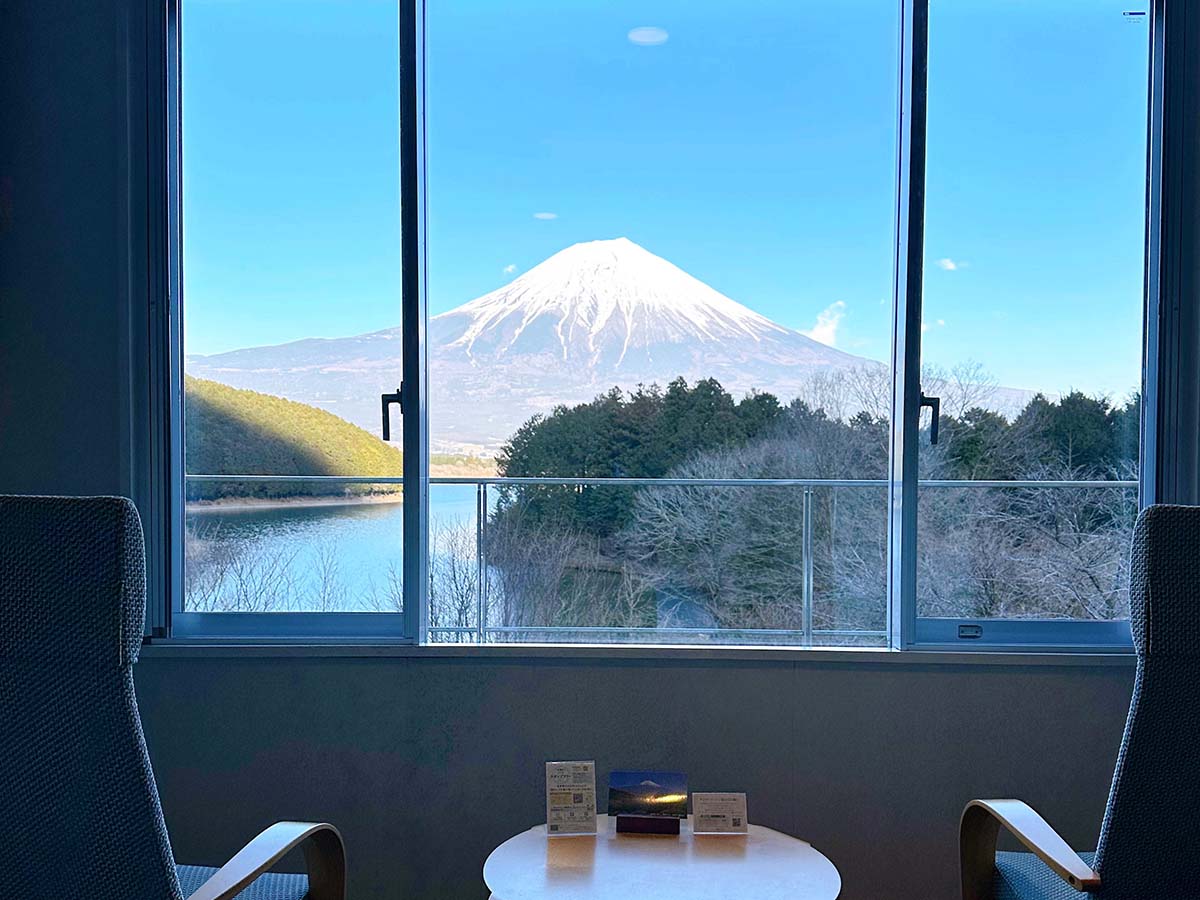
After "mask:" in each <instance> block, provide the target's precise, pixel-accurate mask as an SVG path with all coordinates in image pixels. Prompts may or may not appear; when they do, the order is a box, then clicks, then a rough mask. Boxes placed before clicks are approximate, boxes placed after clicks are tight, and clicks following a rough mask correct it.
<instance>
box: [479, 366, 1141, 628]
mask: <svg viewBox="0 0 1200 900" xmlns="http://www.w3.org/2000/svg"><path fill="white" fill-rule="evenodd" d="M839 378H840V380H831V381H829V383H827V384H825V385H824V390H823V391H821V392H815V393H814V394H813V395H812V396H810V397H808V398H806V399H804V400H799V399H797V400H793V401H792V402H790V403H788V404H787V405H786V406H785V405H783V404H781V403H780V402H779V401H778V400H777V399H776V398H775V397H773V396H771V395H770V394H758V395H752V396H750V397H748V398H746V399H745V400H742V401H741V402H737V401H735V400H734V399H733V397H732V396H731V395H730V394H729V392H728V391H726V390H725V389H723V388H722V386H721V385H720V384H718V383H717V382H715V381H712V380H707V381H701V382H700V383H698V384H697V385H696V386H695V387H690V388H689V387H688V385H687V384H686V383H684V382H683V381H682V380H678V381H676V382H673V383H672V384H671V385H670V386H669V387H668V388H667V389H666V390H665V391H660V390H658V389H656V388H648V389H641V390H638V391H635V392H633V393H631V394H624V393H622V392H619V391H613V392H610V393H608V394H605V395H603V396H601V397H598V398H597V399H596V400H594V401H593V402H591V403H586V404H581V405H578V406H574V407H560V408H558V409H556V410H555V411H554V412H553V413H552V414H551V415H549V416H547V417H545V418H542V417H537V418H535V419H533V420H531V421H530V422H528V423H527V424H526V425H525V426H524V427H522V428H521V429H520V430H519V431H518V432H517V434H516V435H514V437H513V439H512V440H511V441H510V442H509V444H508V445H507V446H506V447H505V448H504V451H503V452H502V453H501V454H500V456H499V458H498V463H499V468H500V472H501V474H503V475H507V476H563V477H571V476H577V475H587V476H593V477H611V476H626V477H648V478H661V477H667V478H675V479H696V480H699V481H701V482H704V481H711V480H725V479H816V480H817V481H814V482H811V483H809V484H807V485H788V486H770V485H763V486H759V485H753V486H744V485H712V484H704V483H696V482H695V481H692V482H691V483H688V484H677V485H673V486H661V487H659V486H624V485H622V486H609V485H595V486H587V487H583V486H577V485H567V486H541V485H538V486H531V485H519V486H515V485H510V486H506V487H504V488H502V489H501V490H500V502H499V504H498V506H497V509H496V511H495V512H494V513H493V515H492V518H491V521H490V523H489V527H488V534H489V546H488V551H487V552H488V559H489V561H490V563H491V564H492V565H494V566H496V568H497V572H498V575H499V580H500V590H499V591H497V592H496V595H497V599H498V600H499V601H500V605H501V607H502V609H503V616H504V617H505V624H509V625H518V626H536V625H546V626H550V625H557V626H579V625H590V626H600V627H612V626H618V627H619V626H629V625H640V626H645V625H660V626H661V625H663V624H686V625H708V624H711V625H715V626H719V627H722V628H797V627H799V626H798V623H799V622H800V621H801V619H802V595H801V591H800V585H801V583H802V577H801V573H802V572H803V571H804V570H805V567H806V566H809V567H810V571H811V572H812V579H813V581H812V584H813V611H814V619H815V622H816V624H817V627H820V628H826V629H846V630H849V631H863V630H865V631H872V630H874V631H877V632H878V631H880V630H881V629H882V628H883V627H884V622H885V614H886V585H887V559H888V551H887V515H888V498H887V490H886V478H887V474H888V442H889V425H888V420H887V406H886V403H884V402H882V400H880V402H870V401H869V399H868V398H869V397H876V398H885V397H886V396H887V394H888V391H887V390H884V388H886V387H887V385H879V384H873V383H872V382H871V381H870V380H869V379H868V380H863V379H858V380H857V381H852V380H849V379H846V378H844V377H841V376H839ZM941 381H942V384H941V385H940V386H939V387H938V388H937V392H938V393H939V394H941V395H942V397H943V407H942V409H943V415H942V420H941V426H942V427H941V440H940V441H939V443H938V445H937V446H930V444H929V435H928V433H927V431H926V432H924V433H923V434H922V435H921V439H920V443H921V453H920V477H921V478H922V479H923V480H929V481H931V482H937V483H938V484H939V485H940V486H937V487H933V486H930V487H922V488H921V490H920V497H919V504H918V530H919V538H920V539H919V543H918V603H919V608H920V611H921V614H922V615H931V616H945V615H949V616H962V615H966V616H980V617H992V616H998V617H1005V618H1012V617H1022V616H1034V617H1039V618H1047V617H1050V618H1059V617H1063V618H1085V619H1111V618H1119V617H1121V616H1123V615H1126V614H1127V608H1126V605H1125V604H1126V602H1127V601H1126V593H1125V587H1126V584H1127V568H1126V562H1125V559H1126V554H1127V549H1128V543H1129V534H1130V529H1131V527H1132V523H1133V516H1134V514H1135V513H1136V508H1137V504H1136V500H1137V490H1136V488H1135V487H1128V486H1124V485H1127V484H1128V482H1129V481H1130V480H1132V479H1136V477H1137V447H1138V440H1137V430H1138V420H1139V413H1140V409H1139V402H1138V400H1137V398H1136V397H1135V398H1133V399H1131V400H1129V401H1127V402H1125V403H1122V404H1113V403H1112V402H1111V401H1109V400H1108V399H1107V398H1104V397H1089V396H1086V395H1084V394H1082V393H1078V392H1073V393H1070V394H1067V395H1066V396H1063V397H1061V398H1056V399H1050V398H1046V397H1044V396H1042V395H1037V396H1035V397H1034V398H1033V399H1032V400H1030V401H1029V402H1028V403H1027V404H1026V406H1025V408H1024V409H1023V410H1021V411H1020V413H1019V414H1017V415H1015V416H1014V417H1012V418H1011V419H1009V418H1006V417H1004V416H1002V415H999V414H997V413H995V412H993V411H990V410H988V409H986V408H985V407H984V406H982V405H980V403H979V402H978V398H977V397H976V396H975V395H976V394H978V393H979V392H980V390H979V383H978V381H977V380H972V379H969V378H960V379H958V386H957V387H956V385H955V379H953V378H949V379H945V378H943V379H941ZM927 382H928V383H930V384H933V383H935V382H934V379H932V378H929V379H927ZM854 392H857V393H860V394H862V395H863V396H862V397H859V398H852V399H853V402H852V403H850V404H848V405H849V406H850V407H851V408H858V409H867V410H874V412H867V411H864V412H858V413H855V414H851V415H848V416H847V415H844V414H843V415H839V414H838V409H839V407H842V406H845V405H847V404H845V403H844V402H843V401H844V399H845V396H846V395H847V393H854ZM847 479H849V480H851V482H850V483H845V480H847ZM979 480H985V481H992V482H1000V483H1002V484H1001V486H998V487H994V488H969V487H968V488H959V487H954V486H947V485H957V484H963V483H969V482H971V481H979ZM1114 480H1115V481H1118V482H1119V483H1123V484H1118V485H1114V486H1112V487H1107V486H1088V487H1085V486H1082V485H1081V486H1069V487H1052V486H1048V487H1044V488H1043V487H1039V486H1036V485H1030V484H1027V482H1029V481H1032V482H1036V483H1038V484H1040V483H1043V482H1048V483H1049V484H1050V485H1054V484H1063V483H1064V482H1084V483H1087V484H1091V483H1094V482H1096V481H1100V482H1106V483H1111V482H1112V481H1114ZM1005 484H1007V485H1011V486H1004V485H1005ZM806 519H807V520H808V521H811V527H812V532H811V533H810V534H807V535H806V534H805V533H804V527H803V523H804V522H805V520H806ZM806 547H808V548H811V549H810V551H808V552H811V554H812V555H811V558H806V550H805V548H806Z"/></svg>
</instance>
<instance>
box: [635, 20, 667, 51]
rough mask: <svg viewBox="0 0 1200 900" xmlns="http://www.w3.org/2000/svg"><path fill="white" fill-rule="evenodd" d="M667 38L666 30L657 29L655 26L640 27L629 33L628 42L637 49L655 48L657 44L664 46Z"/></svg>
mask: <svg viewBox="0 0 1200 900" xmlns="http://www.w3.org/2000/svg"><path fill="white" fill-rule="evenodd" d="M669 37H670V35H669V34H667V29H665V28H659V27H658V26H657V25H641V26H639V27H637V28H635V29H633V30H632V31H630V32H629V40H630V42H631V43H634V44H637V45H638V46H639V47H656V46H658V45H659V44H665V43H666V42H667V38H669Z"/></svg>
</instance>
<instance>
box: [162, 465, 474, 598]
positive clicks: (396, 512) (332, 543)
mask: <svg viewBox="0 0 1200 900" xmlns="http://www.w3.org/2000/svg"><path fill="white" fill-rule="evenodd" d="M475 504H476V493H475V487H474V486H472V485H432V486H431V488H430V499H429V517H430V527H431V531H432V532H433V533H434V534H435V535H436V534H438V533H439V531H440V530H442V529H463V530H466V531H468V532H469V533H470V534H471V536H472V540H473V536H474V531H475ZM403 512H404V504H403V503H358V504H345V505H339V506H333V505H327V506H326V505H322V506H298V505H297V506H281V507H267V508H248V509H233V510H231V509H219V508H207V509H204V508H201V509H195V508H193V509H189V510H188V512H187V516H186V519H187V526H188V532H189V537H191V538H192V539H196V538H199V539H200V541H202V542H205V543H207V544H208V545H209V546H210V547H211V548H215V549H216V550H218V551H219V550H223V549H228V550H230V551H234V552H237V553H240V554H243V557H244V558H253V559H256V560H262V561H264V562H265V561H269V560H273V561H275V562H277V563H280V564H285V565H286V566H287V569H288V574H289V576H290V577H291V578H292V580H293V581H294V583H295V585H296V590H295V595H296V596H297V597H298V598H304V597H307V596H311V595H312V594H313V592H314V591H315V590H316V589H317V585H318V583H319V582H320V581H321V580H322V578H323V577H324V578H326V579H328V578H330V577H332V578H334V579H335V580H336V582H337V583H338V585H339V590H340V591H342V592H344V596H345V602H344V603H343V604H342V606H343V607H344V608H346V609H360V608H364V607H365V606H367V605H368V603H369V598H370V597H371V596H372V594H374V596H377V597H378V596H380V595H381V594H382V593H383V592H385V591H386V590H387V588H388V586H389V582H390V579H391V578H392V577H394V576H395V575H398V573H399V572H400V567H401V559H402V548H403V527H402V521H403ZM431 552H433V553H439V552H445V550H444V549H443V548H441V547H439V546H436V541H435V546H434V547H433V548H432V550H431ZM214 555H215V554H214ZM299 605H300V606H302V607H303V606H304V605H305V603H304V601H303V599H301V600H300V601H299Z"/></svg>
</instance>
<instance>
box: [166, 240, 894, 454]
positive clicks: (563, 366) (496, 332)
mask: <svg viewBox="0 0 1200 900" xmlns="http://www.w3.org/2000/svg"><path fill="white" fill-rule="evenodd" d="M428 349H429V386H430V429H431V443H432V445H433V448H434V449H435V451H436V450H468V451H481V450H482V451H487V452H493V451H494V450H495V449H497V448H498V447H499V446H500V445H501V444H502V443H503V442H504V441H505V440H506V439H507V438H508V437H509V436H510V435H511V434H512V433H513V431H514V430H515V429H516V428H517V427H518V426H520V425H521V424H522V423H523V422H524V421H526V420H527V419H528V418H529V417H530V416H532V415H534V414H536V413H545V412H548V411H549V410H551V409H552V408H553V407H554V406H555V405H557V404H560V403H567V404H571V403H579V402H583V401H586V400H590V399H592V398H593V397H595V396H596V395H597V394H599V393H601V392H603V391H605V390H608V389H609V388H611V387H613V386H614V385H616V386H619V387H622V388H626V389H629V388H633V387H636V386H637V385H639V384H652V383H657V384H659V385H665V384H666V383H667V382H669V381H670V380H671V379H673V378H675V377H678V376H683V377H684V378H686V379H687V380H688V381H689V382H694V381H696V380H698V379H700V378H707V377H712V378H716V379H717V380H718V381H719V382H720V383H721V384H722V385H724V386H725V388H726V389H727V390H729V391H730V392H731V393H733V394H735V395H742V394H745V393H747V392H749V391H751V390H760V391H769V392H771V393H774V394H776V395H777V396H779V397H780V399H782V400H784V401H786V400H790V399H791V398H792V397H794V396H796V395H797V394H798V393H800V392H801V391H802V389H803V387H804V384H805V382H806V381H807V380H808V379H810V378H811V377H812V376H813V374H814V373H816V372H819V371H828V370H838V369H852V368H863V367H866V368H870V369H878V368H879V367H880V366H881V365H882V364H881V363H878V362H875V361H872V360H868V359H864V358H862V357H857V356H852V355H850V354H848V353H843V352H842V351H840V350H836V349H834V348H832V347H828V346H826V345H824V344H821V343H818V342H817V341H814V340H812V339H811V338H808V337H806V336H804V335H803V334H800V333H799V332H796V331H792V330H791V329H788V328H784V327H783V326H781V325H778V324H776V323H775V322H772V321H771V320H769V319H767V318H765V317H763V316H761V315H759V314H758V313H756V312H754V311H753V310H751V309H749V308H748V307H745V306H743V305H741V304H740V303H737V302H735V301H734V300H731V299H730V298H728V297H726V296H725V295H723V294H721V293H719V292H718V291H716V290H714V289H713V288H711V287H709V286H708V285H706V284H704V283H703V282H701V281H699V280H697V279H696V278H693V277H692V276H691V275H689V274H687V273H686V272H684V271H682V270H681V269H679V268H678V267H676V266H674V265H672V264H671V263H669V262H667V261H666V260H665V259H662V258H660V257H658V256H655V255H654V254H653V253H650V252H649V251H647V250H645V249H644V248H642V247H640V246H638V245H637V244H635V243H633V242H632V241H629V240H627V239H626V238H617V239H616V240H607V241H590V242H587V243H581V244H575V245H574V246H571V247H568V248H566V249H565V250H562V251H560V252H558V253H556V254H554V255H553V256H551V257H550V258H549V259H547V260H545V261H544V262H542V263H541V264H539V265H537V266H535V267H534V268H533V269H530V270H529V271H528V272H526V273H525V274H524V275H521V276H520V277H518V278H516V279H514V280H513V281H512V282H510V283H509V284H507V285H505V286H504V287H502V288H500V289H499V290H496V291H493V292H491V293H489V294H486V295H484V296H482V297H480V298H478V299H476V300H472V301H471V302H470V303H466V304H464V305H463V306H459V307H457V308H455V309H452V310H450V311H449V312H446V313H443V314H441V315H439V316H435V317H433V318H432V319H430V321H429V329H428ZM187 371H188V373H189V374H191V375H196V376H198V377H201V378H211V379H213V380H216V381H221V382H224V383H226V384H230V385H233V386H234V387H243V388H250V389H252V390H257V391H262V392H264V393H269V394H276V395H279V396H283V397H287V398H288V399H291V400H299V401H301V402H304V403H310V404H313V405H315V406H319V407H322V408H324V409H327V410H329V411H331V412H333V413H336V414H337V415H339V416H342V417H343V418H345V419H348V420H350V421H351V422H354V423H355V424H356V425H359V426H361V427H363V428H367V429H369V430H371V431H375V432H376V433H378V428H379V394H380V393H381V392H382V391H391V390H395V388H396V385H397V384H398V383H399V381H400V333H399V329H388V330H385V331H377V332H373V333H370V334H363V335H358V336H355V337H347V338H311V339H307V340H302V341H295V342H292V343H288V344H279V345H275V346H269V347H252V348H248V349H245V350H235V351H231V352H228V353H221V354H216V355H213V356H196V357H189V358H188V360H187Z"/></svg>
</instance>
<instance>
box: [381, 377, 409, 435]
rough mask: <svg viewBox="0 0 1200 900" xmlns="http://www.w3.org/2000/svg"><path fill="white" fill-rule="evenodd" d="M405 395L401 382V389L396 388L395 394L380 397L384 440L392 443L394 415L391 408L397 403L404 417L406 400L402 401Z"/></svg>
mask: <svg viewBox="0 0 1200 900" xmlns="http://www.w3.org/2000/svg"><path fill="white" fill-rule="evenodd" d="M403 394H404V382H403V381H402V382H400V387H398V388H396V390H395V392H394V393H391V394H380V395H379V408H380V412H381V413H382V414H383V439H384V440H385V441H390V440H391V439H392V415H391V407H392V404H393V403H395V404H396V405H397V406H399V407H400V415H404V400H403V399H401V398H402V395H403Z"/></svg>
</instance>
